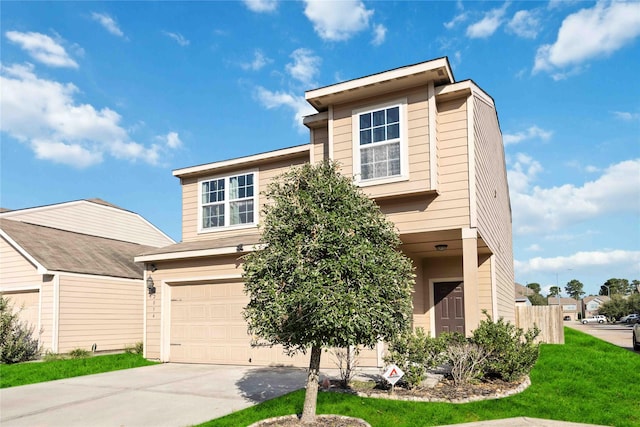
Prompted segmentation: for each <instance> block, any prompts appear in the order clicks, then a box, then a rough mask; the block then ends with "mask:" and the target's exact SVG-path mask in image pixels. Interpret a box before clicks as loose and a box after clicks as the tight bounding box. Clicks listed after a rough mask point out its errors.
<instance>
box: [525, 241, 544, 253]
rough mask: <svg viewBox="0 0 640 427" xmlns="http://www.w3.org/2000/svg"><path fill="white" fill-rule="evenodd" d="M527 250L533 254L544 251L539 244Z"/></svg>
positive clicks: (530, 246)
mask: <svg viewBox="0 0 640 427" xmlns="http://www.w3.org/2000/svg"><path fill="white" fill-rule="evenodd" d="M526 250H528V251H531V252H540V251H541V250H542V248H541V247H540V245H539V244H537V243H534V244H532V245H529V246H528V247H527V249H526Z"/></svg>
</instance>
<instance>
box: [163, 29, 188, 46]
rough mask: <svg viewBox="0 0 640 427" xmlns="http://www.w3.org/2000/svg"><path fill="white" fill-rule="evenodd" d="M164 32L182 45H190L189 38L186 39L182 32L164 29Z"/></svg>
mask: <svg viewBox="0 0 640 427" xmlns="http://www.w3.org/2000/svg"><path fill="white" fill-rule="evenodd" d="M163 33H164V35H165V36H167V37H169V38H172V39H173V40H175V41H176V43H178V44H179V45H180V46H189V44H190V43H191V42H190V41H189V40H188V39H186V38H185V37H184V36H183V35H182V34H180V33H172V32H170V31H163Z"/></svg>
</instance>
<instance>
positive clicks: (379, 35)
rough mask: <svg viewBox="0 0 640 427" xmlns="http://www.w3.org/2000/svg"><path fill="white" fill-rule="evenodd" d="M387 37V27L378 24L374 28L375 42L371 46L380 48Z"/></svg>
mask: <svg viewBox="0 0 640 427" xmlns="http://www.w3.org/2000/svg"><path fill="white" fill-rule="evenodd" d="M386 36H387V27H385V26H384V25H382V24H378V25H376V26H374V27H373V40H372V41H371V44H372V45H374V46H380V45H381V44H382V43H384V40H385V38H386Z"/></svg>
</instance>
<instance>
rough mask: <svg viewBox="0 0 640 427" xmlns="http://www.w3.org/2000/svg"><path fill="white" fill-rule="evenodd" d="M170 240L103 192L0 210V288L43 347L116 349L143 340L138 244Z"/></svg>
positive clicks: (149, 246) (155, 244)
mask: <svg viewBox="0 0 640 427" xmlns="http://www.w3.org/2000/svg"><path fill="white" fill-rule="evenodd" d="M172 243H175V242H174V241H173V240H172V239H171V238H169V237H168V236H166V235H165V234H164V233H162V232H161V231H160V230H158V229H157V228H156V227H154V226H153V225H152V224H150V223H149V222H148V221H147V220H145V219H144V218H142V217H141V216H140V215H138V214H136V213H133V212H130V211H127V210H124V209H121V208H119V207H117V206H114V205H112V204H109V203H107V202H105V201H103V200H100V199H91V200H78V201H74V202H67V203H59V204H55V205H49V206H41V207H35V208H28V209H20V210H13V211H8V210H5V211H3V212H2V213H0V273H1V274H0V293H1V294H2V295H3V296H5V297H8V298H9V300H10V302H11V303H12V304H13V306H14V309H19V308H21V309H22V310H21V312H20V318H21V320H23V321H26V322H28V323H29V324H30V325H31V326H33V328H34V331H35V333H36V334H37V336H38V338H39V341H40V345H41V347H42V349H43V350H44V351H47V350H48V351H52V352H54V353H65V352H68V351H70V350H73V349H75V348H83V349H86V350H89V349H92V348H94V349H96V350H97V351H107V350H121V349H123V348H125V347H126V346H130V345H134V344H135V343H137V342H139V341H142V336H143V329H142V327H143V317H142V315H143V312H144V307H143V305H144V298H145V296H144V295H145V292H146V287H145V285H144V283H143V266H142V264H136V263H135V262H134V261H133V258H134V256H135V255H136V254H138V253H140V252H141V251H145V250H151V249H153V248H157V247H161V246H166V245H168V244H172Z"/></svg>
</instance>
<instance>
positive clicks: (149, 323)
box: [136, 58, 515, 366]
mask: <svg viewBox="0 0 640 427" xmlns="http://www.w3.org/2000/svg"><path fill="white" fill-rule="evenodd" d="M306 99H307V101H308V102H309V103H310V104H311V105H312V106H313V107H315V109H316V110H317V111H318V113H317V114H314V115H311V116H308V117H305V118H304V124H305V125H306V126H307V127H308V128H309V130H310V143H309V144H306V145H302V146H295V147H291V148H285V149H282V150H277V151H272V152H268V153H262V154H255V155H252V156H248V157H243V158H238V159H232V160H225V161H219V162H214V163H208V164H202V165H198V166H192V167H186V168H183V169H178V170H175V171H173V175H174V176H176V177H178V178H179V179H180V182H181V185H182V198H183V203H182V206H183V208H182V216H183V217H182V236H183V241H182V242H181V243H178V244H176V245H173V246H169V247H166V248H162V249H159V250H153V251H149V252H146V253H143V254H141V255H140V256H138V257H136V261H140V262H144V263H145V265H146V276H147V278H150V279H151V280H150V282H152V283H153V285H154V286H153V289H152V290H151V291H150V293H149V295H148V296H147V300H146V301H147V304H146V314H145V351H146V353H145V355H146V357H148V358H152V359H160V360H162V361H175V362H201V363H226V364H253V365H270V364H293V365H298V366H306V365H308V357H306V356H303V357H298V358H294V359H291V358H289V357H287V356H285V355H284V354H283V353H282V349H281V348H280V347H273V348H270V347H265V346H262V347H252V346H251V345H250V343H251V342H252V341H253V340H252V338H254V337H250V336H248V335H247V325H246V322H245V321H244V319H243V317H242V310H243V307H244V306H245V305H246V303H247V301H248V297H247V296H246V295H245V294H244V292H243V283H242V278H241V274H242V260H241V259H240V258H239V257H240V256H241V255H242V254H244V253H246V252H248V251H252V250H256V244H257V243H258V239H259V229H258V223H259V220H260V212H261V209H262V206H263V205H264V204H265V203H266V202H267V201H266V200H264V197H263V196H262V195H261V193H260V192H261V191H263V190H264V189H265V188H266V186H267V184H268V183H269V182H270V181H271V180H272V179H273V178H274V177H276V176H277V175H279V174H281V173H283V172H285V171H286V170H287V169H288V168H289V167H290V166H292V165H300V164H303V163H305V162H314V163H315V162H320V161H322V160H324V159H334V160H336V161H338V162H339V163H340V164H341V168H342V172H343V173H344V174H346V175H348V176H353V177H354V178H355V183H356V184H357V185H359V186H360V187H361V188H362V190H363V191H364V192H365V193H366V194H368V195H369V196H370V197H371V198H373V199H374V200H375V201H376V203H377V204H378V205H379V206H380V208H381V210H382V211H383V212H384V213H385V214H386V215H387V217H388V218H389V219H390V220H391V221H393V222H394V223H395V225H396V227H397V229H398V231H399V233H400V237H401V239H402V242H403V246H402V248H401V249H402V251H403V252H404V253H405V254H406V255H407V256H408V257H410V258H411V259H412V260H413V263H414V266H415V269H416V270H415V273H416V285H415V292H414V295H413V307H414V311H413V314H414V315H413V324H414V326H415V327H422V328H424V329H425V330H426V331H427V332H428V333H429V334H430V335H434V336H435V335H438V334H440V333H442V332H446V331H459V332H462V333H465V334H467V335H468V334H470V333H471V331H472V330H474V329H475V328H476V327H477V326H478V324H479V322H480V320H482V319H484V315H483V314H482V312H483V311H484V310H486V311H487V313H488V314H489V315H491V316H492V317H493V318H496V319H497V318H498V317H504V318H505V320H509V321H512V322H513V321H515V307H514V288H513V284H514V277H513V254H512V238H511V210H510V202H509V191H508V186H507V177H506V170H505V160H504V148H503V143H502V136H501V132H500V127H499V124H498V117H497V113H496V109H495V105H494V101H493V99H492V98H491V97H490V96H489V95H488V94H486V93H485V92H484V91H483V90H482V89H480V88H479V87H478V86H477V85H476V84H475V83H474V82H473V81H470V80H466V81H462V82H455V81H454V78H453V74H452V71H451V68H450V66H449V62H448V60H447V59H446V58H441V59H436V60H432V61H428V62H423V63H419V64H415V65H410V66H406V67H401V68H397V69H394V70H390V71H386V72H382V73H379V74H374V75H371V76H367V77H362V78H358V79H355V80H350V81H347V82H343V83H338V84H334V85H331V86H326V87H322V88H319V89H315V90H311V91H308V92H306ZM383 351H384V345H383V344H380V345H378V347H377V348H376V349H374V350H373V351H368V352H363V353H361V355H360V365H361V366H380V365H381V364H382V363H383V362H382V353H383ZM328 360H329V362H330V357H324V358H323V363H327V361H328Z"/></svg>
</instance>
